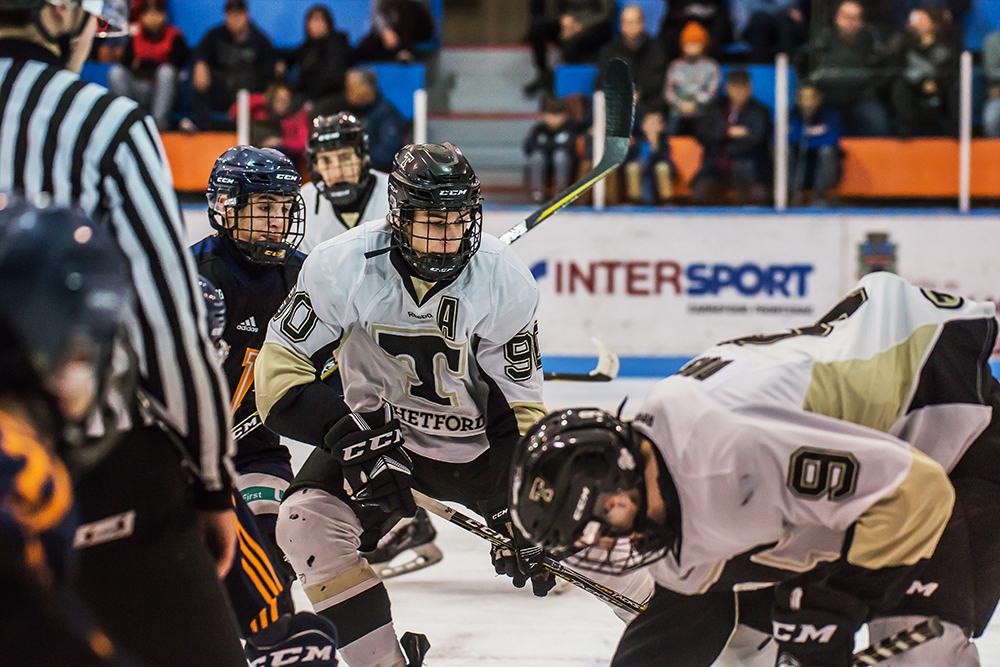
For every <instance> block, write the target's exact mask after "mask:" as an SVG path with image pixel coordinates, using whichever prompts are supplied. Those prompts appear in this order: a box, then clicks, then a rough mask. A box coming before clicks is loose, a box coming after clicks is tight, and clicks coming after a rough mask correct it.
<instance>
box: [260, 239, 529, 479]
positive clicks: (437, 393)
mask: <svg viewBox="0 0 1000 667" xmlns="http://www.w3.org/2000/svg"><path fill="white" fill-rule="evenodd" d="M390 236H391V235H390V229H389V226H388V225H387V224H386V222H385V221H384V220H383V221H377V220H376V221H371V222H367V223H365V224H363V225H361V226H359V227H357V228H355V229H353V230H351V231H349V232H346V233H344V234H342V235H340V236H338V237H336V238H334V239H332V240H330V241H327V242H325V243H323V244H321V245H320V246H319V247H317V248H316V249H315V250H313V252H312V253H311V254H310V255H309V257H308V258H307V259H306V261H305V263H304V264H303V266H302V270H301V272H300V274H299V280H298V284H297V285H296V287H295V290H294V291H293V292H292V294H290V295H289V299H288V301H287V302H286V303H285V305H284V306H282V308H281V309H280V310H279V311H278V313H277V315H276V316H275V318H274V319H273V320H272V321H271V323H270V328H269V330H268V334H267V339H266V341H265V343H264V350H262V352H261V356H262V360H259V361H258V364H257V380H256V382H257V386H258V391H257V396H258V408H260V409H261V415H262V416H264V417H265V419H266V415H267V412H268V410H270V408H271V406H273V405H274V403H275V402H276V401H277V400H279V399H280V397H281V396H282V395H283V394H284V393H286V392H287V391H288V390H289V389H290V388H291V387H293V386H295V385H297V384H302V383H307V382H311V381H312V380H313V379H314V377H315V375H316V374H317V373H319V372H320V371H321V370H322V365H323V362H324V361H325V360H326V359H328V358H329V355H330V352H333V353H334V354H335V357H336V359H337V361H338V362H339V371H340V375H341V379H342V381H343V387H344V401H345V402H346V404H347V406H348V407H350V408H351V409H352V410H355V411H358V412H367V411H372V410H375V409H377V408H378V407H379V406H380V405H381V404H382V402H383V401H386V402H388V403H390V404H391V405H392V406H393V409H394V411H395V414H396V416H397V417H398V418H399V420H400V423H401V424H402V427H403V432H404V437H405V439H406V443H405V445H404V446H405V447H406V448H407V449H408V450H410V451H413V452H415V453H417V454H420V455H421V456H424V457H427V458H431V459H435V460H438V461H444V462H448V463H466V462H469V461H472V460H473V459H475V458H476V457H478V456H479V455H480V454H482V453H483V452H485V451H486V450H487V449H488V448H489V446H490V444H491V441H492V439H493V438H494V437H497V434H500V433H505V434H507V436H509V435H511V434H512V435H513V437H514V438H516V437H517V433H518V431H521V432H523V431H524V430H525V429H527V428H528V426H530V424H531V423H533V422H534V421H535V419H537V418H538V417H540V416H541V415H542V414H543V413H544V412H543V411H544V408H543V406H542V371H541V357H540V355H539V351H538V345H537V324H536V310H537V308H538V289H537V285H536V284H535V280H534V278H533V277H532V276H531V273H530V272H529V271H528V269H527V267H526V266H525V265H524V263H523V262H522V261H521V260H520V259H519V258H518V257H517V256H516V255H515V254H514V253H513V252H512V251H511V249H510V248H509V246H507V245H506V244H504V243H501V242H500V241H499V240H497V239H496V238H495V237H493V236H489V235H487V234H483V237H482V244H481V246H480V248H479V250H478V252H477V253H476V254H475V255H474V256H473V257H472V259H471V260H470V262H469V264H468V266H466V267H465V268H464V269H463V270H462V272H461V273H460V274H459V275H458V277H457V278H455V279H454V280H453V281H450V282H442V283H436V284H432V283H425V282H423V281H420V280H415V279H412V278H411V277H410V275H409V272H408V271H407V267H406V266H405V264H404V261H403V259H402V257H401V255H400V254H399V253H398V252H396V251H392V252H385V250H386V249H387V248H388V247H389V245H390V242H391V239H390ZM366 253H367V255H366ZM261 361H263V363H261ZM515 421H516V423H515ZM521 422H524V423H521ZM507 436H505V437H507ZM511 444H512V443H511Z"/></svg>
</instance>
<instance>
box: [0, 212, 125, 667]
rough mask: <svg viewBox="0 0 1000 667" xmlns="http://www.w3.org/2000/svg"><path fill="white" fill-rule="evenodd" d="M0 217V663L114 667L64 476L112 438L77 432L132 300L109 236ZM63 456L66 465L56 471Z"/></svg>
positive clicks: (78, 216)
mask: <svg viewBox="0 0 1000 667" xmlns="http://www.w3.org/2000/svg"><path fill="white" fill-rule="evenodd" d="M4 203H5V204H6V206H5V208H3V209H2V210H0V497H2V498H3V503H2V504H0V602H2V604H0V655H2V656H3V663H4V664H11V665H15V664H16V665H25V666H27V665H38V666H42V665H57V664H58V665H69V664H72V665H85V666H88V667H89V666H96V665H113V664H114V665H119V664H124V663H122V662H121V657H120V656H119V655H118V653H117V651H116V649H115V648H114V647H113V646H112V644H111V642H110V641H109V640H108V638H107V637H106V636H105V635H104V634H103V632H101V631H100V630H99V629H98V628H97V627H96V626H95V625H94V624H93V622H92V621H90V620H89V618H88V614H87V613H86V612H85V611H84V610H83V608H82V606H81V604H80V603H79V602H78V600H77V599H76V596H75V595H73V594H72V593H71V590H72V581H71V576H70V575H71V572H72V569H73V568H72V563H73V561H74V560H75V558H74V550H73V537H74V531H75V530H76V527H77V519H78V517H77V515H76V512H75V511H74V507H73V493H72V487H71V482H70V471H71V472H72V473H74V474H76V473H79V472H80V471H81V470H82V469H84V468H85V467H86V466H88V465H89V464H92V463H94V462H95V461H96V460H97V459H98V458H99V457H101V456H102V455H104V454H105V453H106V452H107V450H108V447H109V446H110V445H111V444H113V436H112V434H107V436H106V437H105V438H102V439H101V440H91V441H87V440H85V439H84V438H83V437H82V435H83V433H84V426H85V423H86V421H87V419H88V418H90V417H91V416H93V414H94V413H95V412H97V411H99V410H102V409H104V407H105V406H106V400H107V392H106V388H107V378H108V369H109V367H110V366H111V360H112V350H113V349H114V345H115V341H116V339H118V336H119V334H120V333H121V332H122V330H123V326H124V322H125V319H126V313H127V311H128V308H129V306H130V304H131V303H132V300H133V298H134V294H133V292H132V288H131V287H130V279H129V272H128V264H127V262H126V260H125V257H124V255H122V253H121V251H120V250H118V248H117V246H116V245H115V243H114V241H113V240H112V238H111V237H110V235H109V234H108V233H107V232H105V231H103V230H102V229H100V228H99V227H95V226H93V225H91V223H90V221H89V220H88V219H87V218H86V217H85V216H84V215H83V214H82V213H81V212H80V211H78V210H73V209H68V208H51V209H36V208H33V207H30V206H27V205H25V204H23V203H16V204H11V203H8V202H6V201H5V202H4ZM57 453H58V454H59V455H60V456H61V457H63V458H64V459H65V461H66V464H67V465H68V466H69V467H70V471H67V466H64V464H63V462H62V461H61V460H60V458H59V457H57V456H56V454H57Z"/></svg>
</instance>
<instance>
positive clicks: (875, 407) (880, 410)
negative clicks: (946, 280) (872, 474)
mask: <svg viewBox="0 0 1000 667" xmlns="http://www.w3.org/2000/svg"><path fill="white" fill-rule="evenodd" d="M937 331H938V326H937V324H927V325H924V326H921V327H918V328H917V329H915V330H914V331H913V333H912V334H910V336H909V337H908V338H907V339H906V340H904V341H903V342H902V343H900V344H898V345H896V346H894V347H891V348H889V349H888V350H885V351H883V352H879V353H878V354H876V355H874V356H872V357H869V358H868V359H846V360H843V361H831V362H828V363H816V364H813V367H812V377H811V379H810V381H809V388H808V390H807V391H806V396H805V399H804V401H803V404H802V409H803V410H805V411H806V412H812V413H815V414H819V415H826V416H827V417H835V418H836V419H842V420H844V421H848V422H851V423H853V424H860V425H861V426H867V427H869V428H873V429H875V430H877V431H881V432H883V433H885V432H887V431H888V430H889V427H890V426H892V424H893V423H894V422H895V421H896V420H897V419H898V418H899V416H900V413H901V412H902V411H903V409H904V407H905V406H906V405H907V404H908V402H909V400H910V396H911V394H912V393H913V385H914V382H915V381H916V379H918V378H919V375H920V369H921V368H922V367H923V364H924V361H925V360H926V357H927V353H928V351H929V349H930V347H931V345H932V344H933V342H934V340H935V337H936V334H937ZM862 397H865V399H866V400H862Z"/></svg>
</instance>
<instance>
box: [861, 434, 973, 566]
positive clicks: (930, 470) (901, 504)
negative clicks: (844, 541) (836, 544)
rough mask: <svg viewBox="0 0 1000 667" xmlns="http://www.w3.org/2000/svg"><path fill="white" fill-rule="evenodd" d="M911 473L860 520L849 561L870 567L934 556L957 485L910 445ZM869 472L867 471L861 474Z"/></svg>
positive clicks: (897, 563)
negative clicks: (911, 457)
mask: <svg viewBox="0 0 1000 667" xmlns="http://www.w3.org/2000/svg"><path fill="white" fill-rule="evenodd" d="M910 452H911V453H912V454H913V464H912V465H911V466H910V472H909V473H908V474H907V475H906V477H905V478H904V479H903V481H902V482H901V483H900V484H899V486H898V487H896V490H895V491H893V492H892V493H891V494H889V495H888V496H886V497H885V498H883V499H882V500H879V501H878V502H877V503H875V504H874V505H872V506H871V507H869V508H868V509H867V510H866V511H865V512H864V513H863V514H862V515H861V516H860V517H858V520H857V522H856V526H855V529H854V540H853V541H852V542H851V548H850V550H849V551H848V553H847V562H849V563H851V564H852V565H858V566H860V567H865V568H868V569H870V570H877V569H879V568H883V567H893V566H897V565H913V564H914V563H916V562H917V561H919V560H920V559H922V558H930V557H931V555H932V554H933V553H934V549H936V548H937V543H938V540H939V539H941V534H942V533H943V532H944V527H945V525H946V524H947V523H948V519H949V518H950V517H951V511H952V509H953V507H954V505H955V489H954V487H952V485H951V482H950V481H949V480H948V475H947V473H945V471H944V468H942V467H941V466H940V465H939V464H937V463H936V462H935V461H934V460H932V459H931V458H930V457H928V456H927V455H926V454H922V453H921V452H920V451H918V450H916V449H914V448H913V447H910ZM862 474H864V473H862Z"/></svg>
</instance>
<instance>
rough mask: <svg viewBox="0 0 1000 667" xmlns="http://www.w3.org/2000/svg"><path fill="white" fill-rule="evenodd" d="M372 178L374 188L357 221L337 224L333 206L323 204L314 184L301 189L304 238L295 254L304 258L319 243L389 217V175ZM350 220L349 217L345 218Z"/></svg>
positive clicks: (379, 172)
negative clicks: (303, 255)
mask: <svg viewBox="0 0 1000 667" xmlns="http://www.w3.org/2000/svg"><path fill="white" fill-rule="evenodd" d="M371 173H372V176H374V177H375V188H374V190H373V191H372V194H371V197H370V198H369V199H368V203H367V204H366V205H365V208H364V210H363V211H360V212H359V213H358V214H357V219H346V218H345V220H343V221H341V220H340V218H338V217H337V214H336V212H335V211H334V210H333V204H331V203H330V202H329V201H327V200H326V198H325V197H323V195H321V194H320V193H319V191H318V190H317V189H316V184H315V183H306V184H305V185H303V186H302V199H303V200H304V201H305V203H306V234H305V237H304V238H303V239H302V243H300V244H299V248H298V250H299V252H301V253H303V254H305V255H308V254H309V253H310V252H312V251H313V249H315V248H316V246H318V245H319V244H320V243H322V242H323V241H328V240H330V239H332V238H333V237H335V236H339V235H340V234H343V233H344V232H346V231H347V230H348V229H349V228H351V227H354V226H357V225H360V224H361V223H364V222H368V221H370V220H385V216H387V215H389V174H383V173H382V172H381V171H374V170H372V172H371ZM348 217H349V218H351V217H353V216H351V214H348Z"/></svg>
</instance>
